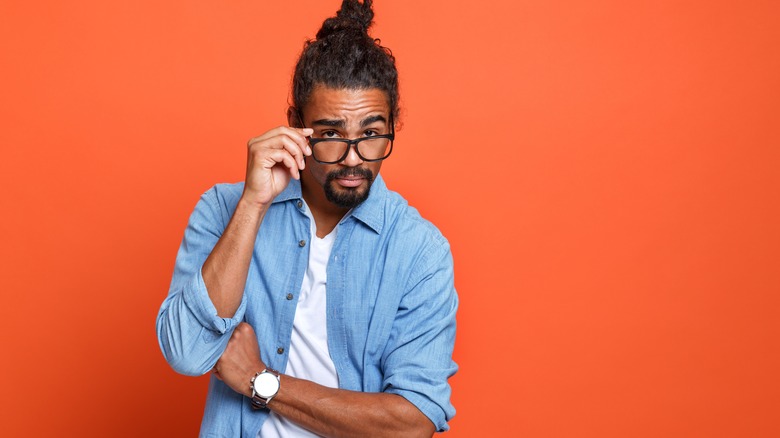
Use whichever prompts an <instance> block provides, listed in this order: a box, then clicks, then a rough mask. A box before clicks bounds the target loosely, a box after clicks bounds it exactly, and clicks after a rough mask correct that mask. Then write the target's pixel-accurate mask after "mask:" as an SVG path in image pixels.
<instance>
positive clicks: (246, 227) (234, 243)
mask: <svg viewBox="0 0 780 438" xmlns="http://www.w3.org/2000/svg"><path fill="white" fill-rule="evenodd" d="M267 209H268V207H267V206H266V207H265V208H259V207H257V206H256V205H251V204H250V203H248V202H245V201H244V199H242V200H240V201H239V202H238V205H237V206H236V210H235V212H234V213H233V217H232V218H231V219H230V222H229V223H228V226H227V227H226V228H225V231H224V233H223V234H222V237H220V238H219V241H218V242H217V244H216V245H215V246H214V249H213V250H212V251H211V254H210V255H209V256H208V258H207V259H206V261H205V263H204V264H203V269H202V274H203V282H204V283H205V284H206V290H207V291H208V294H209V298H211V302H212V303H213V304H214V307H216V309H217V315H219V316H220V317H222V318H231V317H233V315H234V314H235V313H236V310H237V309H238V307H239V305H240V304H241V298H242V296H243V294H244V286H245V285H246V276H247V272H248V271H249V264H250V262H251V260H252V252H253V251H254V246H255V239H256V238H257V232H258V230H259V228H260V224H261V223H262V221H263V217H265V212H266V211H267Z"/></svg>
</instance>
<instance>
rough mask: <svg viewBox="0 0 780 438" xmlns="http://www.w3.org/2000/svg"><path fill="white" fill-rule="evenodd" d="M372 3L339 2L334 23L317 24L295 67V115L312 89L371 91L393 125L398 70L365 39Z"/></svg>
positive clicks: (389, 55)
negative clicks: (381, 97) (383, 101)
mask: <svg viewBox="0 0 780 438" xmlns="http://www.w3.org/2000/svg"><path fill="white" fill-rule="evenodd" d="M372 3H373V2H372V0H363V2H362V3H361V2H359V1H357V0H343V2H342V3H341V9H339V11H338V12H336V16H335V17H330V18H328V19H327V20H325V21H324V22H323V23H322V27H321V28H320V30H319V32H317V37H316V39H314V40H308V41H306V43H305V44H304V46H303V52H302V53H301V56H300V57H299V58H298V62H297V64H296V65H295V73H294V74H293V81H292V100H293V106H294V107H295V108H297V109H298V111H301V110H302V109H303V107H304V106H305V105H306V103H307V102H308V100H309V97H310V96H311V92H312V90H314V88H315V87H316V86H318V85H325V86H327V87H329V88H342V89H343V88H347V89H369V88H377V89H380V90H382V91H384V92H385V93H386V94H387V99H388V104H389V106H390V111H391V114H392V116H393V119H394V120H398V98H399V96H398V70H397V69H396V67H395V58H394V57H393V54H392V52H391V51H390V49H388V48H386V47H383V46H382V45H381V44H380V41H379V39H374V38H372V37H370V36H369V35H368V29H369V28H370V27H371V24H373V19H374V11H373V10H372V9H371V5H372Z"/></svg>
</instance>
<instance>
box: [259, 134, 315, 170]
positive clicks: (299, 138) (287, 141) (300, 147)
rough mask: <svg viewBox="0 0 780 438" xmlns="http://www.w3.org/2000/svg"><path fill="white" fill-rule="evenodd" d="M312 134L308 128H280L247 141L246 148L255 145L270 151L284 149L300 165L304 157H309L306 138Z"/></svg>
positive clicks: (309, 150)
mask: <svg viewBox="0 0 780 438" xmlns="http://www.w3.org/2000/svg"><path fill="white" fill-rule="evenodd" d="M313 132H314V131H313V130H312V129H310V128H290V127H287V126H280V127H278V128H274V129H272V130H270V131H268V132H266V133H264V134H263V135H261V136H259V137H255V138H253V139H251V140H249V142H248V146H249V147H250V148H251V147H252V146H253V145H256V144H257V145H261V146H262V147H266V148H270V149H285V150H286V151H287V152H289V153H290V154H291V155H293V156H294V157H296V161H298V162H299V163H300V162H303V157H304V156H307V155H311V148H310V147H309V142H308V141H307V140H306V137H307V136H309V135H311V134H312V133H313Z"/></svg>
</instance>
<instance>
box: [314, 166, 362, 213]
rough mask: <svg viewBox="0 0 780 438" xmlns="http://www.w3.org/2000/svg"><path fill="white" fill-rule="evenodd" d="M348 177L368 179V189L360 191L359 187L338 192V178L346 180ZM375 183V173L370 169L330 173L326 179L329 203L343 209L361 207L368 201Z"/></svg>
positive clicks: (352, 169)
mask: <svg viewBox="0 0 780 438" xmlns="http://www.w3.org/2000/svg"><path fill="white" fill-rule="evenodd" d="M348 176H360V177H363V178H365V179H366V182H367V183H368V184H366V188H365V190H363V191H360V188H358V187H340V186H339V189H338V190H336V189H334V186H335V185H336V183H335V180H336V178H344V177H348ZM373 182H374V173H373V172H371V171H370V170H368V169H365V168H362V167H349V168H346V169H341V170H334V171H333V172H330V173H328V175H327V176H326V177H325V187H324V189H325V197H326V198H328V201H330V202H332V203H334V204H336V205H338V206H339V207H342V208H354V207H357V206H358V205H360V203H361V202H363V201H365V200H366V199H368V194H369V192H370V191H371V184H372V183H373Z"/></svg>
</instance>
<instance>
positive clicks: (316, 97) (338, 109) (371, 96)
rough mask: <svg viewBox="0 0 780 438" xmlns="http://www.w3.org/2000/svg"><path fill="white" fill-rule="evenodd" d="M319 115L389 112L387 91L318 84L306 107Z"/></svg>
mask: <svg viewBox="0 0 780 438" xmlns="http://www.w3.org/2000/svg"><path fill="white" fill-rule="evenodd" d="M305 110H306V112H307V113H312V115H313V113H317V114H319V117H326V116H327V117H335V118H344V117H350V118H351V117H355V116H360V115H362V116H365V115H366V114H369V113H377V112H379V113H383V114H388V112H389V111H390V105H389V101H388V98H387V93H386V92H385V91H384V90H381V89H379V88H332V87H326V86H324V85H318V86H317V87H315V88H314V89H313V90H312V93H311V96H309V100H308V103H307V104H306V108H305ZM319 117H318V118H319Z"/></svg>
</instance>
